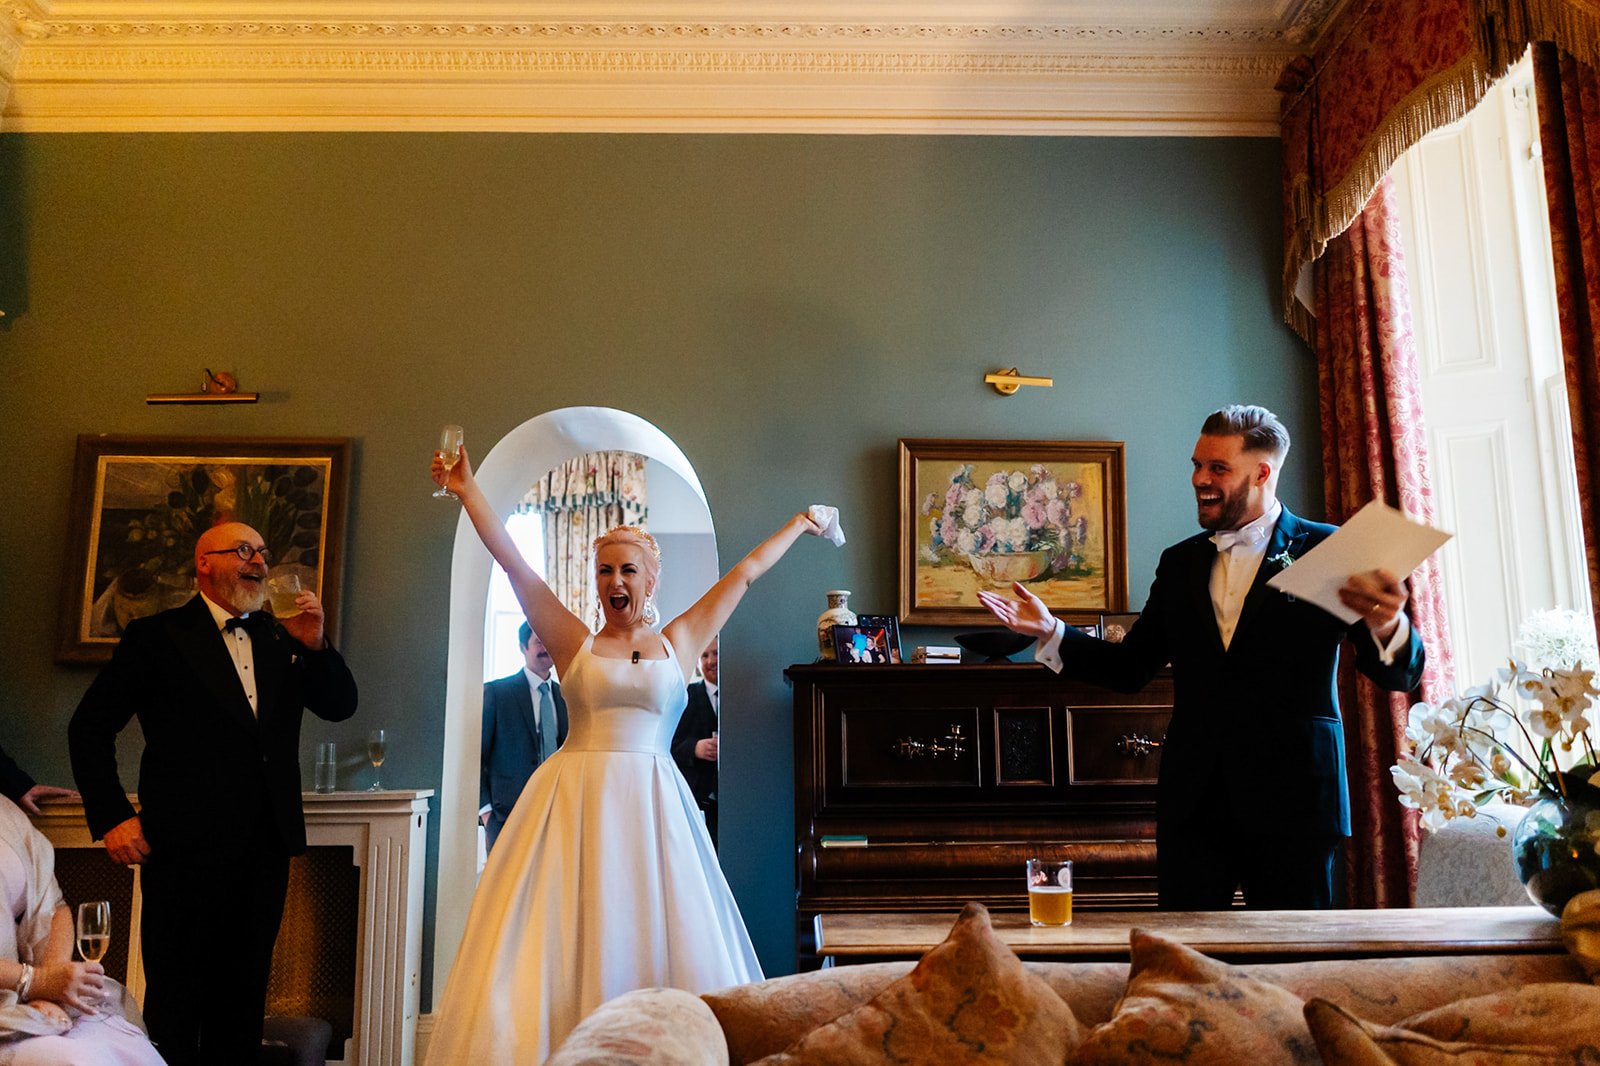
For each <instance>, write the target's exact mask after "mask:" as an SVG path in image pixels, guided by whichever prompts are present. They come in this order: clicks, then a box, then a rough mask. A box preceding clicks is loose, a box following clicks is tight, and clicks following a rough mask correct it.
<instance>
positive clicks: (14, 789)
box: [0, 748, 36, 803]
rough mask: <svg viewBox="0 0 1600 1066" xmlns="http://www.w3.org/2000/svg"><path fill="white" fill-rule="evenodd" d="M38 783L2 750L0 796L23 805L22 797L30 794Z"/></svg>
mask: <svg viewBox="0 0 1600 1066" xmlns="http://www.w3.org/2000/svg"><path fill="white" fill-rule="evenodd" d="M35 784H36V782H35V781H34V780H33V778H32V777H30V776H28V772H27V771H26V770H24V769H23V768H22V767H20V766H18V765H17V764H16V762H14V761H13V760H12V758H11V756H9V755H7V754H6V753H5V749H3V748H0V796H4V797H5V798H6V799H8V800H10V801H11V802H12V803H21V802H22V797H23V796H26V795H27V794H28V790H29V789H30V788H32V787H33V786H34V785H35Z"/></svg>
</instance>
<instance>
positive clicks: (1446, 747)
mask: <svg viewBox="0 0 1600 1066" xmlns="http://www.w3.org/2000/svg"><path fill="white" fill-rule="evenodd" d="M1597 695H1600V688H1596V687H1595V671H1594V670H1591V669H1585V668H1584V666H1583V664H1582V663H1575V664H1574V665H1573V667H1572V669H1570V670H1556V669H1549V668H1545V669H1531V668H1530V667H1528V666H1526V665H1524V664H1523V663H1520V662H1518V661H1517V660H1515V659H1513V660H1511V663H1510V666H1509V668H1507V669H1503V670H1497V671H1495V677H1494V680H1493V681H1492V682H1491V683H1490V684H1488V685H1482V686H1479V687H1478V688H1474V689H1471V690H1469V691H1467V692H1465V693H1463V694H1461V695H1459V696H1456V697H1454V698H1453V699H1448V700H1445V701H1444V702H1442V703H1439V704H1429V703H1418V704H1416V705H1415V706H1414V707H1412V708H1411V716H1410V722H1409V724H1408V725H1407V727H1406V740H1405V751H1406V753H1405V754H1404V755H1402V756H1401V758H1400V760H1399V762H1398V763H1397V764H1396V765H1395V766H1393V767H1391V768H1390V771H1389V772H1390V774H1391V775H1393V777H1394V783H1395V787H1396V788H1398V789H1399V790H1400V802H1401V804H1402V805H1404V806H1406V807H1409V808H1411V809H1412V810H1417V811H1421V812H1422V824H1423V827H1424V828H1426V829H1427V830H1428V831H1430V832H1433V831H1436V830H1438V829H1441V828H1443V827H1444V826H1445V825H1447V824H1449V823H1450V822H1451V821H1452V820H1454V819H1456V818H1472V817H1476V816H1477V814H1478V808H1479V807H1480V806H1481V805H1483V804H1484V803H1487V802H1489V801H1490V800H1492V799H1497V798H1498V799H1501V800H1504V801H1507V802H1510V803H1514V804H1517V805H1518V806H1523V807H1529V806H1532V805H1533V804H1534V803H1535V802H1537V801H1538V800H1539V799H1541V798H1543V797H1545V796H1560V797H1562V798H1567V797H1568V794H1569V790H1574V789H1581V790H1583V791H1585V792H1589V791H1591V790H1600V773H1597V772H1596V770H1597V766H1600V763H1597V760H1596V758H1595V749H1594V744H1593V741H1592V740H1591V739H1590V737H1589V732H1588V731H1589V727H1590V725H1591V719H1590V717H1589V714H1590V711H1591V708H1592V707H1593V703H1594V697H1595V696H1597ZM1513 729H1514V730H1515V731H1516V732H1517V733H1520V735H1521V738H1522V740H1523V742H1524V745H1525V746H1524V747H1523V751H1526V752H1536V753H1537V755H1536V756H1534V757H1532V758H1530V757H1528V756H1525V755H1524V754H1522V752H1519V751H1518V749H1517V746H1516V745H1513V744H1512V743H1510V742H1509V741H1508V739H1507V737H1508V736H1510V735H1511V733H1510V732H1509V731H1510V730H1513ZM1563 761H1566V763H1567V765H1566V766H1565V768H1564V769H1563V766H1562V763H1563ZM1596 828H1600V827H1596ZM1498 832H1499V834H1500V835H1501V836H1504V835H1505V833H1506V829H1505V827H1504V826H1501V827H1500V828H1499V830H1498ZM1595 848H1596V851H1597V852H1600V841H1597V842H1596V844H1595Z"/></svg>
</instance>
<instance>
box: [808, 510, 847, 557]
mask: <svg viewBox="0 0 1600 1066" xmlns="http://www.w3.org/2000/svg"><path fill="white" fill-rule="evenodd" d="M807 513H808V514H810V515H811V520H812V521H813V522H815V523H816V524H817V525H819V526H821V527H822V535H823V536H824V537H826V538H827V539H828V540H831V541H833V544H834V547H836V548H842V547H844V530H843V529H842V528H840V526H839V508H837V507H829V506H828V505H827V504H825V503H814V504H812V505H811V507H810V508H809V509H808V511H807Z"/></svg>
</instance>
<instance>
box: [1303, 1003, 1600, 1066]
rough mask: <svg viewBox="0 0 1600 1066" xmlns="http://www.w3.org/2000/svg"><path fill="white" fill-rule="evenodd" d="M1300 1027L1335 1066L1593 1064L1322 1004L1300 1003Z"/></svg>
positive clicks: (1526, 1046) (1567, 1054)
mask: <svg viewBox="0 0 1600 1066" xmlns="http://www.w3.org/2000/svg"><path fill="white" fill-rule="evenodd" d="M1306 1024H1307V1025H1308V1026H1309V1027H1310V1029H1311V1033H1312V1036H1314V1037H1315V1038H1316V1041H1317V1050H1318V1051H1320V1052H1321V1053H1322V1058H1323V1061H1325V1062H1330V1063H1338V1064H1339V1066H1554V1064H1556V1063H1568V1064H1572V1063H1578V1062H1592V1061H1595V1060H1594V1059H1593V1058H1583V1057H1580V1056H1579V1055H1578V1054H1574V1053H1573V1052H1572V1051H1570V1050H1562V1049H1559V1048H1555V1047H1548V1046H1546V1047H1540V1046H1537V1045H1532V1044H1521V1045H1501V1046H1494V1045H1491V1044H1479V1043H1470V1044H1469V1043H1456V1042H1451V1041H1445V1040H1439V1039H1436V1038H1434V1037H1431V1036H1425V1035H1423V1034H1422V1033H1414V1032H1412V1031H1411V1030H1409V1029H1401V1028H1399V1027H1398V1026H1388V1025H1374V1024H1373V1023H1371V1022H1364V1021H1362V1020H1361V1019H1359V1018H1357V1017H1355V1016H1353V1015H1351V1014H1349V1013H1348V1012H1346V1011H1344V1010H1342V1009H1340V1008H1339V1007H1336V1006H1335V1005H1333V1004H1332V1003H1329V1002H1328V1001H1327V1000H1324V999H1314V1000H1312V1001H1311V1002H1310V1003H1307V1004H1306Z"/></svg>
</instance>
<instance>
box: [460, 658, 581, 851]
mask: <svg viewBox="0 0 1600 1066" xmlns="http://www.w3.org/2000/svg"><path fill="white" fill-rule="evenodd" d="M550 702H551V703H553V704H554V705H555V708H556V746H557V747H559V746H560V745H562V744H565V743H566V742H567V701H566V700H565V699H564V698H563V697H562V695H561V685H560V683H558V682H557V681H555V680H554V679H552V680H551V682H550ZM481 745H482V747H481V751H480V759H479V762H478V767H479V769H478V807H479V809H482V808H483V807H488V808H489V821H490V825H491V830H492V832H498V831H499V827H500V826H501V825H504V824H505V820H506V818H507V817H508V816H509V815H510V814H511V808H512V807H515V806H516V805H517V797H518V796H520V795H522V786H524V785H526V784H527V783H528V778H530V777H532V776H533V771H534V770H536V769H538V766H539V763H540V762H541V761H543V760H542V758H541V755H540V752H539V719H538V718H537V717H536V715H535V712H534V706H533V692H532V690H531V689H529V687H528V675H527V674H525V673H524V672H523V671H521V670H518V671H517V672H516V673H514V674H512V675H511V676H510V677H502V678H499V679H498V680H495V681H490V682H489V683H488V684H486V685H484V686H483V737H482V741H481ZM549 754H552V755H553V754H555V753H554V752H550V753H549Z"/></svg>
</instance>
